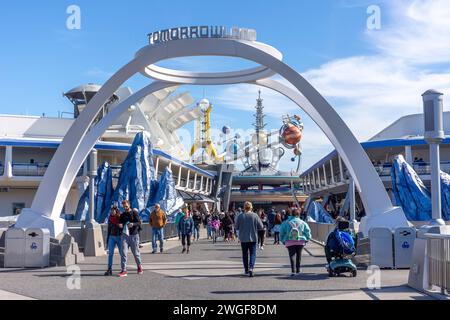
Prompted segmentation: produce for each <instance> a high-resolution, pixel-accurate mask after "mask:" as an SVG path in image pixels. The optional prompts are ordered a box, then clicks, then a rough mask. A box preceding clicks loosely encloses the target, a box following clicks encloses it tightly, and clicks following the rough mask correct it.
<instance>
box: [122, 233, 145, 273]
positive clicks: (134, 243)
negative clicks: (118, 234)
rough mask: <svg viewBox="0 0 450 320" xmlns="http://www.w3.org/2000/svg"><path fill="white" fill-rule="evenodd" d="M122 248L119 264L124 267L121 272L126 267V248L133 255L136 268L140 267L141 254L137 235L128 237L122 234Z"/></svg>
mask: <svg viewBox="0 0 450 320" xmlns="http://www.w3.org/2000/svg"><path fill="white" fill-rule="evenodd" d="M122 247H123V256H122V261H121V263H122V265H123V266H124V267H125V268H123V269H122V270H126V267H127V260H128V247H130V249H131V252H132V253H133V256H134V261H135V262H136V266H138V267H141V266H142V262H141V252H140V251H139V234H135V235H129V236H127V235H125V234H122Z"/></svg>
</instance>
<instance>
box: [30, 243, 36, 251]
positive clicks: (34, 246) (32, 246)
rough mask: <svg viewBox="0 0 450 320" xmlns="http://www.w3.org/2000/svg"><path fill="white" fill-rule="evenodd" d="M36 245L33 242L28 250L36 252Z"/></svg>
mask: <svg viewBox="0 0 450 320" xmlns="http://www.w3.org/2000/svg"><path fill="white" fill-rule="evenodd" d="M37 247H38V246H37V243H36V242H33V243H32V244H31V246H30V249H31V250H36V249H37Z"/></svg>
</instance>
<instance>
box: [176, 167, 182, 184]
mask: <svg viewBox="0 0 450 320" xmlns="http://www.w3.org/2000/svg"><path fill="white" fill-rule="evenodd" d="M182 169H183V167H182V166H178V181H177V186H178V187H179V186H181V170H182Z"/></svg>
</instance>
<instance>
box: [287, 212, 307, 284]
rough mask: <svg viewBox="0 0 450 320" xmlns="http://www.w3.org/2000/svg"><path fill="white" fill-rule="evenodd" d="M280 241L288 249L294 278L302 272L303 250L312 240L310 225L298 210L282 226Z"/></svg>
mask: <svg viewBox="0 0 450 320" xmlns="http://www.w3.org/2000/svg"><path fill="white" fill-rule="evenodd" d="M280 240H281V242H282V243H283V244H284V245H285V246H286V248H287V249H288V252H289V259H290V262H291V271H292V273H291V277H293V276H295V275H297V274H299V273H300V271H301V269H300V263H301V258H302V250H303V248H304V246H305V245H306V243H307V242H308V241H309V240H311V230H310V228H309V226H308V224H307V223H306V222H305V221H303V220H301V219H300V211H299V210H298V209H296V210H294V211H293V212H292V217H290V218H289V220H286V221H284V222H283V223H282V224H281V228H280ZM294 259H295V261H294Z"/></svg>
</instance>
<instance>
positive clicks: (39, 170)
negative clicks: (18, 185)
mask: <svg viewBox="0 0 450 320" xmlns="http://www.w3.org/2000/svg"><path fill="white" fill-rule="evenodd" d="M11 167H12V174H13V176H17V177H43V176H44V175H45V172H46V171H47V168H48V163H45V164H43V163H12V164H11ZM1 172H2V173H1V174H3V166H2V171H1ZM81 175H83V167H81V169H80V170H79V171H78V174H77V176H81Z"/></svg>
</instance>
